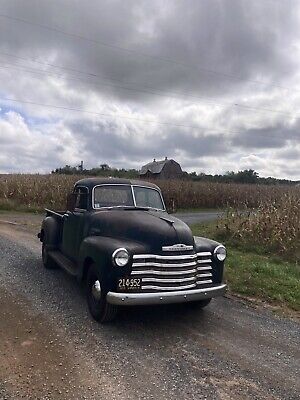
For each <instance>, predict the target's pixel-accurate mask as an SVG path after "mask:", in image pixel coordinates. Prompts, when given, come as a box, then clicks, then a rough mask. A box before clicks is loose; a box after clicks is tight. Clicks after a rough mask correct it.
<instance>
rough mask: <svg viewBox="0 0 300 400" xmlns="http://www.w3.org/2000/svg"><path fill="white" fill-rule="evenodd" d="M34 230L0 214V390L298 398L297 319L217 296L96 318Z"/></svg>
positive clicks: (46, 395) (7, 393)
mask: <svg viewBox="0 0 300 400" xmlns="http://www.w3.org/2000/svg"><path fill="white" fill-rule="evenodd" d="M27 218H30V217H27ZM35 230H36V226H35V222H34V221H33V222H32V224H31V223H28V224H27V225H26V227H25V226H24V224H23V223H22V225H11V224H5V223H2V224H1V223H0V254H1V257H0V399H1V398H3V399H19V398H27V399H57V398H59V399H81V398H82V399H84V398H86V399H96V398H97V399H99V398H104V399H106V400H110V399H122V400H123V399H130V400H132V399H133V400H135V399H159V400H164V399H195V400H196V399H197V400H199V399H209V400H210V399H216V400H229V399H238V400H246V399H251V400H252V399H259V400H260V399H261V400H266V399H278V400H279V399H298V398H299V397H300V382H299V365H300V350H299V327H300V325H299V324H298V323H297V322H294V321H291V320H288V319H283V318H280V317H277V316H274V315H272V313H271V312H269V311H268V310H267V309H256V308H254V307H253V306H251V305H249V304H246V303H242V302H240V301H238V300H234V299H231V298H219V299H215V300H213V301H212V303H211V304H210V305H209V306H208V307H207V308H206V309H205V310H199V309H197V308H193V307H190V306H188V305H187V304H185V305H173V306H165V307H147V308H146V307H144V308H128V309H124V310H123V311H122V312H121V314H120V316H119V318H118V319H117V321H116V322H114V323H111V324H109V325H99V324H97V323H96V322H94V321H93V320H91V319H90V317H89V315H88V313H87V307H86V303H85V299H84V293H83V290H82V289H81V288H80V287H79V286H78V285H77V283H76V282H75V280H74V279H73V278H71V277H69V276H68V275H67V274H65V273H64V272H63V271H62V270H59V269H58V270H52V271H49V270H44V269H43V267H42V263H41V257H40V250H41V249H40V247H41V246H40V243H39V242H38V240H37V238H36V237H35V236H34V232H35ZM1 396H2V397H1Z"/></svg>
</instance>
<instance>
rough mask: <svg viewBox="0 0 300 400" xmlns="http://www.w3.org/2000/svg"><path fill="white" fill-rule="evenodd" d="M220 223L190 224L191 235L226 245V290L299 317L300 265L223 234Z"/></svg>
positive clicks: (262, 248) (261, 247)
mask: <svg viewBox="0 0 300 400" xmlns="http://www.w3.org/2000/svg"><path fill="white" fill-rule="evenodd" d="M219 225H220V222H217V223H216V222H213V223H211V224H207V225H202V224H201V225H199V224H198V225H194V226H193V227H192V230H193V233H194V235H197V236H207V237H210V238H211V239H215V240H218V241H221V242H223V243H225V244H226V247H227V251H228V258H227V261H226V268H225V279H226V280H227V283H228V286H229V291H230V292H231V293H233V294H239V295H243V296H247V297H251V298H253V297H254V298H258V299H260V300H262V301H265V302H267V303H269V304H273V305H279V306H280V307H283V308H288V309H290V310H294V311H296V314H297V315H298V316H299V317H300V265H299V263H298V262H297V261H287V260H286V259H284V257H283V256H280V255H276V254H275V253H270V252H269V251H267V250H266V248H265V247H264V246H259V245H256V247H254V245H253V244H251V243H250V244H249V245H248V244H247V243H245V242H243V241H238V240H237V239H236V238H235V237H231V236H226V235H225V234H224V231H223V230H220V229H218V226H219Z"/></svg>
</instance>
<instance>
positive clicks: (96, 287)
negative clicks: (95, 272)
mask: <svg viewBox="0 0 300 400" xmlns="http://www.w3.org/2000/svg"><path fill="white" fill-rule="evenodd" d="M92 295H93V297H94V299H95V300H100V297H101V285H100V282H99V281H98V280H97V281H95V283H94V284H93V286H92Z"/></svg>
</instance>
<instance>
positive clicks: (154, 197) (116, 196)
mask: <svg viewBox="0 0 300 400" xmlns="http://www.w3.org/2000/svg"><path fill="white" fill-rule="evenodd" d="M93 207H94V208H104V207H119V208H126V207H129V208H132V207H133V208H135V207H142V208H154V209H159V210H164V209H165V207H164V204H163V200H162V197H161V194H160V192H159V191H158V190H156V189H152V188H149V187H143V186H130V185H100V186H96V187H95V188H94V198H93Z"/></svg>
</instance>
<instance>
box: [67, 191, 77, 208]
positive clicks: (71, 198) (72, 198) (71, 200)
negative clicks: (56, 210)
mask: <svg viewBox="0 0 300 400" xmlns="http://www.w3.org/2000/svg"><path fill="white" fill-rule="evenodd" d="M76 199H77V194H76V193H70V194H68V197H67V211H71V212H73V211H74V210H75V206H76Z"/></svg>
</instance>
